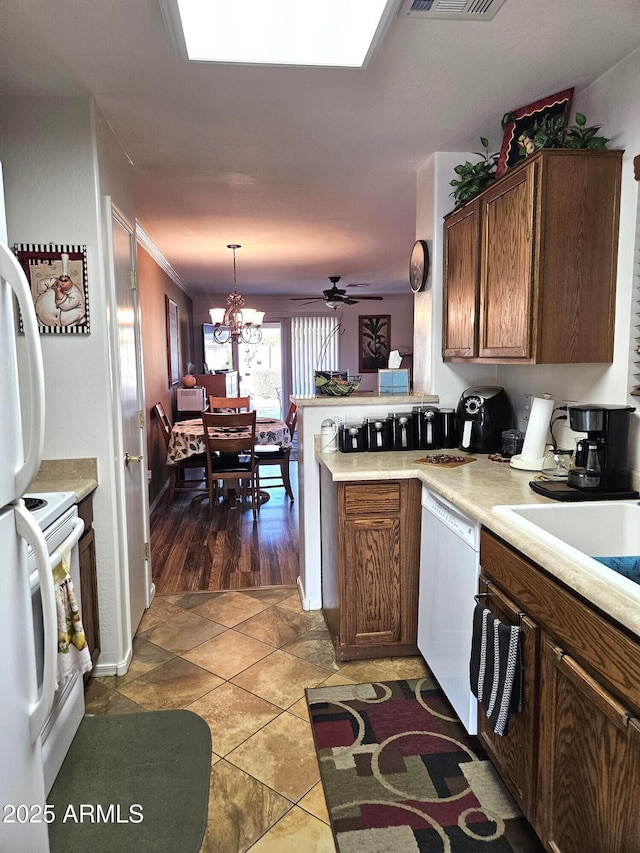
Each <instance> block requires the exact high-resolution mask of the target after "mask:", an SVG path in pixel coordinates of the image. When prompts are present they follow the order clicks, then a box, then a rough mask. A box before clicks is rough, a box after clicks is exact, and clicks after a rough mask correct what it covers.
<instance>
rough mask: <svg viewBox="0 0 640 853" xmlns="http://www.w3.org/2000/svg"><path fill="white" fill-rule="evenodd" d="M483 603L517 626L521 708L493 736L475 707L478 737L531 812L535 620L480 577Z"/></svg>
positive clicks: (535, 740) (518, 799)
mask: <svg viewBox="0 0 640 853" xmlns="http://www.w3.org/2000/svg"><path fill="white" fill-rule="evenodd" d="M480 589H481V590H483V592H484V593H485V596H486V597H485V600H484V602H483V604H484V606H485V607H488V608H489V610H490V611H491V613H492V614H493V615H494V616H496V617H497V618H498V619H500V621H501V622H504V623H505V624H507V625H518V624H519V625H520V648H521V652H522V672H523V685H522V697H523V702H522V711H521V712H520V713H519V714H514V715H513V716H511V717H510V719H509V726H508V729H507V734H506V735H504V736H502V735H497V734H495V732H494V731H493V729H492V728H491V727H490V726H489V724H488V723H487V718H486V716H485V714H484V712H483V711H482V709H479V714H478V737H479V738H480V740H481V742H482V745H483V747H484V748H485V750H486V752H487V754H488V755H489V757H490V758H491V760H492V761H493V763H494V764H495V765H496V766H497V767H499V768H500V775H501V776H502V779H503V780H504V782H505V784H506V785H507V787H508V788H509V790H510V791H511V794H512V796H513V798H514V799H515V801H516V802H517V803H518V805H519V806H520V808H521V809H522V811H523V812H524V813H525V814H531V813H532V811H533V810H534V808H535V802H536V763H535V757H536V755H537V752H538V716H539V702H538V692H539V687H538V646H539V641H540V630H539V628H538V626H537V625H536V624H535V622H534V621H533V620H532V619H531V618H530V617H529V616H526V615H525V614H523V613H522V611H521V610H520V608H519V607H518V606H517V605H516V604H514V602H513V601H511V600H510V599H509V598H507V596H505V595H504V594H503V593H502V592H501V591H500V590H499V589H498V588H497V587H496V585H495V584H491V583H488V582H487V579H486V578H485V577H481V578H480Z"/></svg>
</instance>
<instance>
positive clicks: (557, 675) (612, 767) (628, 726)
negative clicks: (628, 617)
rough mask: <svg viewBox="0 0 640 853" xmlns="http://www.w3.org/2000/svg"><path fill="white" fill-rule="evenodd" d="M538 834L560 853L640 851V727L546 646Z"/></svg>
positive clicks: (581, 672) (559, 653)
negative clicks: (639, 798)
mask: <svg viewBox="0 0 640 853" xmlns="http://www.w3.org/2000/svg"><path fill="white" fill-rule="evenodd" d="M541 711H542V714H541V720H540V761H539V784H538V798H539V820H538V824H539V826H538V827H537V829H538V832H539V834H540V836H541V838H542V840H543V841H544V842H545V844H546V846H547V849H549V850H554V851H558V853H572V851H575V853H585V851H590V850H593V851H603V853H604V851H614V850H615V851H616V853H637V851H638V850H640V809H639V808H638V791H640V722H639V721H638V719H637V718H634V717H633V716H631V715H629V714H628V713H627V710H626V709H625V707H624V706H622V705H621V704H620V703H619V702H618V701H617V700H616V699H615V698H614V697H613V696H612V695H611V694H610V693H608V692H607V691H606V690H604V689H603V688H602V686H601V685H600V684H599V683H598V682H597V681H595V680H594V679H593V678H592V677H591V676H590V675H589V674H588V673H587V672H585V670H583V669H582V668H581V667H580V666H579V665H578V664H577V663H576V662H575V660H573V659H572V658H571V657H570V656H569V655H565V654H563V652H562V650H561V649H559V648H557V647H555V646H554V645H553V644H552V643H551V642H550V641H546V642H545V643H544V644H543V651H542V673H541Z"/></svg>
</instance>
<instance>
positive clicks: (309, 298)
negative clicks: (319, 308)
mask: <svg viewBox="0 0 640 853" xmlns="http://www.w3.org/2000/svg"><path fill="white" fill-rule="evenodd" d="M303 299H306V300H307V302H320V301H321V300H322V296H290V297H289V300H290V301H291V302H301V301H302V300H303Z"/></svg>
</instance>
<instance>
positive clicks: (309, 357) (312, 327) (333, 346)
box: [291, 316, 340, 397]
mask: <svg viewBox="0 0 640 853" xmlns="http://www.w3.org/2000/svg"><path fill="white" fill-rule="evenodd" d="M339 330H340V324H339V323H338V321H337V320H336V318H335V317H328V316H327V317H292V318H291V382H292V393H293V394H294V396H297V397H309V396H313V395H314V394H315V390H316V389H315V383H314V378H313V372H314V370H338V364H339V361H338V338H339V336H340V331H339Z"/></svg>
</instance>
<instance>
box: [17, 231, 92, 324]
mask: <svg viewBox="0 0 640 853" xmlns="http://www.w3.org/2000/svg"><path fill="white" fill-rule="evenodd" d="M13 251H14V252H15V254H16V257H17V258H18V261H19V262H20V265H21V267H22V268H23V269H24V271H25V275H26V276H27V280H28V282H29V285H30V287H31V296H32V299H33V305H34V308H35V311H36V317H37V320H38V327H39V329H40V333H41V334H45V335H47V334H57V335H88V334H89V332H90V325H89V290H88V287H87V247H86V246H76V245H70V246H55V245H54V244H53V243H49V244H47V245H43V244H35V243H20V244H16V245H14V247H13ZM20 331H21V332H22V331H24V330H23V327H22V318H20Z"/></svg>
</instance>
